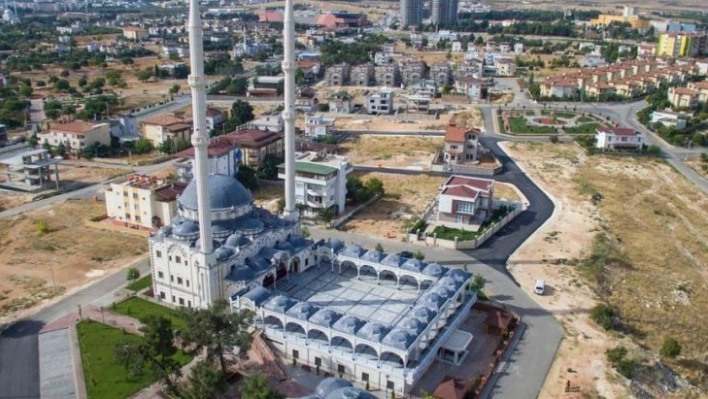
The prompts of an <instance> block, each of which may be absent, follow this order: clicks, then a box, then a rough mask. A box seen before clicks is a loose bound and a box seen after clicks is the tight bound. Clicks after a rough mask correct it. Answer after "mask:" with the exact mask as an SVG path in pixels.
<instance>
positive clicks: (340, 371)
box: [337, 364, 347, 374]
mask: <svg viewBox="0 0 708 399" xmlns="http://www.w3.org/2000/svg"><path fill="white" fill-rule="evenodd" d="M346 371H347V369H346V367H344V366H343V365H341V364H338V365H337V372H338V373H339V374H344V373H345V372H346Z"/></svg>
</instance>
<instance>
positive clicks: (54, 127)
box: [37, 120, 111, 154]
mask: <svg viewBox="0 0 708 399" xmlns="http://www.w3.org/2000/svg"><path fill="white" fill-rule="evenodd" d="M37 138H38V139H39V144H42V145H43V144H45V143H47V144H49V145H51V146H52V147H56V146H58V145H59V144H64V146H65V147H66V149H67V151H68V152H69V153H72V154H77V153H79V152H80V151H82V150H83V149H84V148H86V147H88V146H91V145H93V144H96V143H98V144H102V145H108V146H109V145H111V130H110V125H109V124H108V123H95V122H84V121H80V120H76V121H73V122H69V123H57V124H51V125H50V126H49V130H48V131H46V132H43V133H38V134H37Z"/></svg>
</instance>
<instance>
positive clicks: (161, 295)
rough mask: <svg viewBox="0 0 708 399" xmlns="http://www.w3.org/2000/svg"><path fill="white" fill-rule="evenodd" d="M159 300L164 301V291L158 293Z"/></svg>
mask: <svg viewBox="0 0 708 399" xmlns="http://www.w3.org/2000/svg"><path fill="white" fill-rule="evenodd" d="M160 299H165V291H160Z"/></svg>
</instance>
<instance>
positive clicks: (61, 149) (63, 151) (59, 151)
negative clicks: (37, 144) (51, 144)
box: [56, 143, 66, 156]
mask: <svg viewBox="0 0 708 399" xmlns="http://www.w3.org/2000/svg"><path fill="white" fill-rule="evenodd" d="M56 154H57V155H60V156H64V154H66V146H65V145H64V143H59V145H57V147H56Z"/></svg>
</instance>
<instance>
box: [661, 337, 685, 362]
mask: <svg viewBox="0 0 708 399" xmlns="http://www.w3.org/2000/svg"><path fill="white" fill-rule="evenodd" d="M659 354H661V356H663V357H668V358H672V359H673V358H675V357H676V356H678V355H680V354H681V344H679V343H678V341H677V340H676V338H673V337H666V338H664V343H663V344H662V345H661V350H660V351H659Z"/></svg>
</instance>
